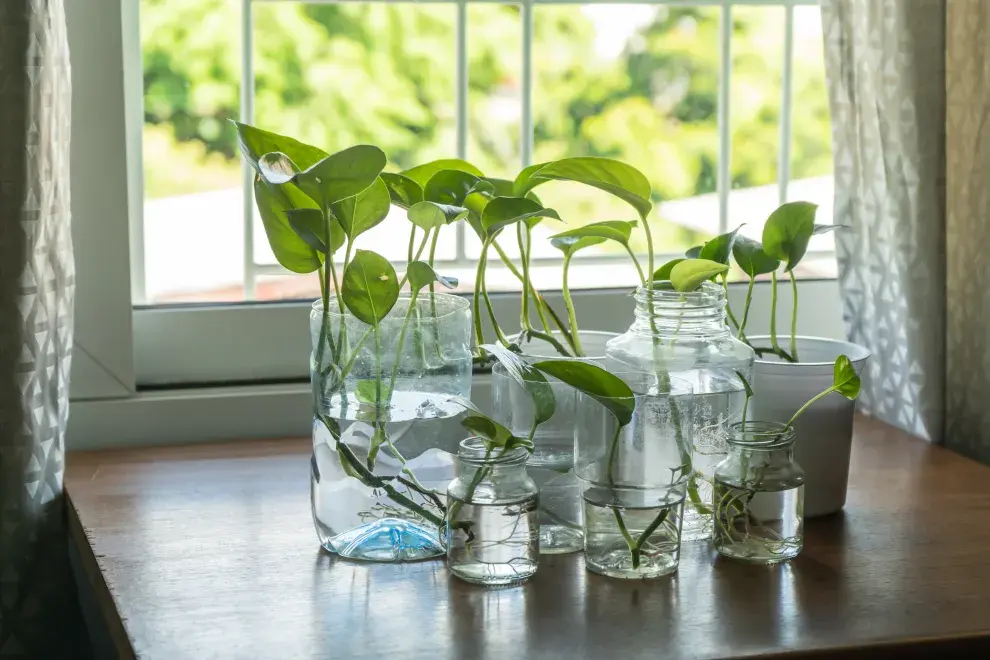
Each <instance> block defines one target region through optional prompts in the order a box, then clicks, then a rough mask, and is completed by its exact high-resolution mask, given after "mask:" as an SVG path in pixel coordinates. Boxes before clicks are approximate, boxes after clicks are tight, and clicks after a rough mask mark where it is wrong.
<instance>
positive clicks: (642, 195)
mask: <svg viewBox="0 0 990 660" xmlns="http://www.w3.org/2000/svg"><path fill="white" fill-rule="evenodd" d="M524 176H525V177H526V178H523V177H524ZM547 181H575V182H578V183H583V184H585V185H588V186H592V187H594V188H598V189H599V190H604V191H605V192H608V193H611V194H612V195H615V196H616V197H618V198H619V199H621V200H623V201H624V202H626V203H627V204H629V205H631V206H632V207H633V208H634V209H636V211H637V213H639V217H640V218H645V217H646V216H647V214H648V213H649V212H650V210H651V209H652V208H653V204H652V203H651V202H650V196H651V188H650V181H649V179H647V178H646V176H644V175H643V173H642V172H640V171H639V170H637V169H636V168H635V167H633V166H632V165H627V164H626V163H623V162H621V161H618V160H613V159H611V158H599V157H595V156H581V157H577V158H564V159H563V160H558V161H554V162H551V163H547V164H546V165H544V166H543V167H541V168H539V169H538V170H533V168H526V169H525V170H523V172H522V173H520V175H519V177H517V178H516V182H515V185H514V188H515V192H516V194H517V195H524V194H525V193H527V192H529V191H530V190H532V189H533V188H535V187H536V186H538V185H540V184H541V183H545V182H547Z"/></svg>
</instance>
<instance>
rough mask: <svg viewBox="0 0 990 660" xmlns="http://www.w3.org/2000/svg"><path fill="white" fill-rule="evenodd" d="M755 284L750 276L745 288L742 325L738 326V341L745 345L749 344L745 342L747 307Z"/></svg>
mask: <svg viewBox="0 0 990 660" xmlns="http://www.w3.org/2000/svg"><path fill="white" fill-rule="evenodd" d="M755 283H756V278H755V277H753V276H752V275H750V276H749V285H748V286H747V287H746V303H745V304H744V305H743V317H742V323H740V324H739V335H738V336H739V339H740V340H741V341H744V342H746V343H747V344H748V343H749V342H748V341H747V340H746V322H747V321H748V320H749V306H750V305H751V304H752V303H753V285H754V284H755Z"/></svg>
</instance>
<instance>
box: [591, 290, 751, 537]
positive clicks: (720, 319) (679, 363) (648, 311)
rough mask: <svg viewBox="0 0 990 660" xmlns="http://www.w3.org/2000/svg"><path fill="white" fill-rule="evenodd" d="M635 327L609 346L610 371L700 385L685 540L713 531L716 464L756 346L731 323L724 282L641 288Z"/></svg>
mask: <svg viewBox="0 0 990 660" xmlns="http://www.w3.org/2000/svg"><path fill="white" fill-rule="evenodd" d="M635 298H636V312H635V319H634V320H633V324H632V326H630V328H629V330H628V331H626V332H625V334H622V335H619V336H618V337H616V338H614V339H612V340H611V341H609V342H608V344H607V346H606V358H607V360H606V362H607V366H608V367H609V368H610V369H611V370H615V371H630V370H632V371H639V372H643V373H656V374H663V373H666V374H668V375H670V376H674V377H677V378H679V379H682V380H685V381H687V382H688V383H689V384H690V385H691V387H692V389H693V391H694V422H693V428H692V433H691V437H692V443H691V446H690V450H691V451H690V455H684V456H682V459H684V460H685V462H690V464H691V466H692V470H691V476H690V478H689V481H688V488H687V500H686V503H685V507H684V522H683V526H682V531H681V539H682V540H683V541H697V540H704V539H708V538H710V537H711V530H712V508H711V503H712V482H713V478H714V469H715V465H717V464H718V463H719V462H720V461H721V460H722V459H723V458H725V456H726V453H727V439H728V435H729V426H730V425H731V424H732V423H733V422H736V421H738V420H739V419H740V418H741V416H742V408H743V404H744V402H745V400H746V386H745V384H744V380H743V379H745V382H752V371H753V359H754V357H755V353H754V352H753V349H752V348H750V347H749V346H748V345H746V344H745V343H743V342H742V341H740V340H738V339H736V338H735V337H734V336H733V334H732V333H731V332H730V330H729V327H728V326H727V325H726V319H725V317H726V300H725V289H724V288H723V287H722V286H720V285H718V284H715V283H714V282H705V283H704V284H702V285H701V287H700V288H699V289H698V290H697V291H692V292H688V293H680V292H678V291H675V290H674V288H673V287H672V286H671V284H670V282H666V281H663V282H654V283H653V288H652V289H649V290H647V289H646V288H644V287H640V288H639V289H637V291H636V294H635Z"/></svg>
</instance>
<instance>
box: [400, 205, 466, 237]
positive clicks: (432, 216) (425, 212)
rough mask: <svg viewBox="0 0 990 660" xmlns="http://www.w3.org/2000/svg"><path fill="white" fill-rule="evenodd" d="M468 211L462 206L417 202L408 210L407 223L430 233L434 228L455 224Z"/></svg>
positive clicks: (464, 216)
mask: <svg viewBox="0 0 990 660" xmlns="http://www.w3.org/2000/svg"><path fill="white" fill-rule="evenodd" d="M467 215H468V210H467V209H466V208H464V207H463V206H452V205H450V204H437V203H436V202H419V203H418V204H414V205H413V206H411V207H410V208H409V212H408V213H407V217H408V218H409V222H411V223H413V224H414V225H416V226H417V227H420V228H422V229H425V230H426V231H430V230H431V229H434V228H436V227H442V226H443V225H447V224H451V223H454V222H457V221H458V220H460V219H462V218H466V217H467Z"/></svg>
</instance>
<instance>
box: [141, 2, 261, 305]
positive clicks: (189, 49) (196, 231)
mask: <svg viewBox="0 0 990 660" xmlns="http://www.w3.org/2000/svg"><path fill="white" fill-rule="evenodd" d="M240 5H241V3H240V2H238V0H142V2H141V47H142V57H143V69H144V140H143V149H144V268H145V291H146V298H147V301H149V302H165V301H172V300H182V299H185V298H186V297H187V296H194V297H195V296H197V295H199V294H200V293H201V292H202V290H203V289H204V287H207V288H209V289H211V290H216V291H222V292H223V299H225V300H237V299H239V298H241V297H243V286H242V277H243V266H242V263H241V252H242V250H243V232H242V230H241V227H242V225H243V221H242V220H241V215H240V208H241V206H240V205H241V201H240V196H241V166H240V157H239V155H238V154H237V138H236V134H235V131H234V128H233V126H231V125H230V123H229V122H228V121H227V118H228V117H237V116H238V113H239V98H240V87H239V80H240V57H239V52H240V47H241V44H240V33H239V32H238V30H237V29H236V27H235V26H238V25H240ZM232 28H233V29H232ZM193 237H195V238H193ZM178 255H181V258H182V267H181V268H177V267H176V258H177V256H178ZM139 302H143V301H139Z"/></svg>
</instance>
